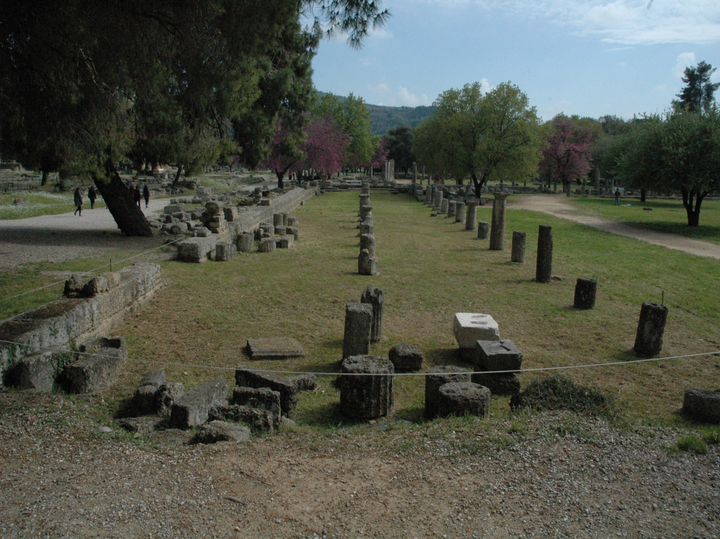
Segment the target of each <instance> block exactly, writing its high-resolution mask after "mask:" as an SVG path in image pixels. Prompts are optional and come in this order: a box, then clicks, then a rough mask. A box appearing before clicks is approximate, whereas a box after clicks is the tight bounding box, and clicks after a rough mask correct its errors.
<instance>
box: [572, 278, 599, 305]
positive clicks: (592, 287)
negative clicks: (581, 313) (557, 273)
mask: <svg viewBox="0 0 720 539" xmlns="http://www.w3.org/2000/svg"><path fill="white" fill-rule="evenodd" d="M596 293H597V279H588V278H586V277H578V280H577V283H576V284H575V301H574V306H575V308H576V309H592V308H593V307H595V295H596Z"/></svg>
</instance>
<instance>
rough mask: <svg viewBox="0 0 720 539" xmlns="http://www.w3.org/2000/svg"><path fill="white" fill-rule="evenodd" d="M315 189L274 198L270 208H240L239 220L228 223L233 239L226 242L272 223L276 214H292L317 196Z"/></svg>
mask: <svg viewBox="0 0 720 539" xmlns="http://www.w3.org/2000/svg"><path fill="white" fill-rule="evenodd" d="M315 192H316V190H315V188H313V187H310V188H309V189H303V188H301V187H298V188H296V189H293V190H292V191H288V192H287V193H285V194H283V195H280V196H279V197H277V198H273V199H271V201H270V205H269V206H251V207H250V206H245V207H243V208H240V211H239V212H238V216H237V220H235V221H232V222H230V223H228V226H229V229H230V230H231V233H232V234H233V235H232V237H229V238H227V239H224V241H235V238H236V237H237V235H238V234H241V233H243V232H252V231H253V230H255V229H256V228H258V226H260V223H272V222H273V215H274V214H276V213H290V212H291V211H293V210H294V209H295V208H297V207H298V206H300V205H301V204H302V203H303V202H305V201H306V200H308V199H310V198H311V197H312V196H314V195H315Z"/></svg>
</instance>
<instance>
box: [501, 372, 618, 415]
mask: <svg viewBox="0 0 720 539" xmlns="http://www.w3.org/2000/svg"><path fill="white" fill-rule="evenodd" d="M510 407H511V408H513V409H518V408H531V409H533V410H541V411H542V410H570V411H572V412H577V413H580V414H587V415H593V416H598V415H601V416H605V417H608V418H611V417H612V416H613V415H614V413H615V405H614V403H613V400H612V398H610V397H608V396H607V395H605V394H604V393H603V392H602V391H599V390H597V389H596V388H594V387H587V386H578V385H575V383H574V382H573V381H572V380H571V379H570V378H568V377H567V376H557V375H553V376H548V377H546V378H542V379H539V380H534V381H533V382H532V383H530V384H529V385H528V386H527V387H526V388H525V389H524V390H523V391H521V392H520V393H519V394H518V395H516V396H514V397H513V398H512V399H511V400H510Z"/></svg>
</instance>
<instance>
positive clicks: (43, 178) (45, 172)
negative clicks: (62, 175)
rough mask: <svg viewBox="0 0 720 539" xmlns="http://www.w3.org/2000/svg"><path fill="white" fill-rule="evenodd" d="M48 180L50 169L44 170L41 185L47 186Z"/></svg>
mask: <svg viewBox="0 0 720 539" xmlns="http://www.w3.org/2000/svg"><path fill="white" fill-rule="evenodd" d="M47 181H48V171H47V170H43V171H42V179H41V180H40V186H41V187H45V186H46V185H47Z"/></svg>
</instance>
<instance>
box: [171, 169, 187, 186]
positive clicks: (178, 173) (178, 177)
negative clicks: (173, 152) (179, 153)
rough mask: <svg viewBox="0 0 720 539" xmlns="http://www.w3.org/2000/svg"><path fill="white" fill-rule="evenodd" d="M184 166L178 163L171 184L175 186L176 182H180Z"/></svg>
mask: <svg viewBox="0 0 720 539" xmlns="http://www.w3.org/2000/svg"><path fill="white" fill-rule="evenodd" d="M184 168H185V166H184V165H182V164H179V165H178V169H177V174H175V179H174V180H173V183H172V186H173V187H177V184H178V183H180V176H181V175H182V173H183V169H184Z"/></svg>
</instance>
